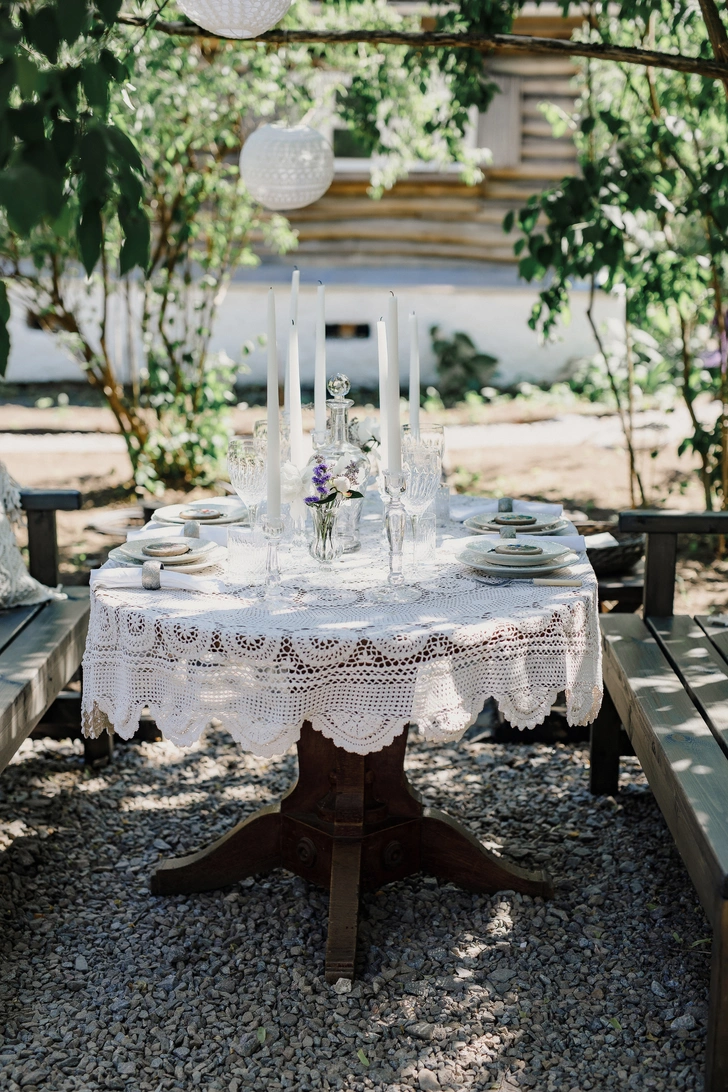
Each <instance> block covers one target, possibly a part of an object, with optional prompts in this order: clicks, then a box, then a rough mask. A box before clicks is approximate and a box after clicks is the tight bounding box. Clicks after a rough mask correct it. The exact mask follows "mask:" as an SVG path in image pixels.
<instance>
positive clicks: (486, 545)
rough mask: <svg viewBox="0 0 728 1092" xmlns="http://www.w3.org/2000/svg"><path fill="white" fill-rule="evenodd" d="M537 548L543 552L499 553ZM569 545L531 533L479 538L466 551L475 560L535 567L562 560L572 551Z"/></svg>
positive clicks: (466, 547) (519, 567) (516, 567)
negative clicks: (531, 535) (514, 536)
mask: <svg viewBox="0 0 728 1092" xmlns="http://www.w3.org/2000/svg"><path fill="white" fill-rule="evenodd" d="M529 547H530V548H531V549H534V548H535V549H537V550H540V551H541V552H540V553H538V554H532V553H522V554H518V553H515V552H514V553H513V554H510V555H509V554H507V553H499V550H509V549H512V550H514V551H516V550H519V549H520V550H526V549H527V548H529ZM571 552H573V551H571V550H570V549H569V547H568V546H562V545H560V544H559V543H558V542H550V541H548V540H545V539H542V538H541V539H539V538H531V537H530V536H529V535H520V536H519V537H518V538H497V539H488V540H487V541H482V540H479V541H477V542H469V543H468V544H467V546H465V547H464V553H467V554H468V555H470V556H472V557H473V558H474V559H475V560H477V561H481V562H484V563H486V564H488V565H507V566H508V567H509V568H514V569H522V568H524V566H525V567H526V568H533V567H534V566H538V567H539V568H541V567H542V566H544V565H551V564H552V563H553V562H555V561H559V560H562V559H563V557H564V555H565V554H567V553H571Z"/></svg>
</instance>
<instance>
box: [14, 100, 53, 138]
mask: <svg viewBox="0 0 728 1092" xmlns="http://www.w3.org/2000/svg"><path fill="white" fill-rule="evenodd" d="M7 119H8V124H9V125H10V128H11V129H12V131H13V132H14V133H15V135H16V137H18V139H19V140H25V141H29V142H33V141H41V140H43V138H44V136H45V129H44V126H43V109H42V107H41V106H39V105H38V104H37V103H30V102H24V103H23V105H22V106H21V107H20V108H19V109H18V110H8V113H7Z"/></svg>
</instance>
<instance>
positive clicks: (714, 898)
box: [600, 614, 728, 923]
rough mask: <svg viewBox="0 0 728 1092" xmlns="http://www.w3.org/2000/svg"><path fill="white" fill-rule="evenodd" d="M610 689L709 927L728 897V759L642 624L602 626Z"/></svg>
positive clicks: (620, 620)
mask: <svg viewBox="0 0 728 1092" xmlns="http://www.w3.org/2000/svg"><path fill="white" fill-rule="evenodd" d="M600 622H601V626H602V634H603V642H602V645H603V652H604V682H605V685H606V687H607V689H608V690H609V693H610V695H611V697H612V700H613V701H614V704H615V706H616V709H617V712H618V713H619V716H620V718H621V720H622V723H623V724H624V726H625V728H626V729H627V732H628V734H629V737H630V739H631V741H632V744H633V746H634V749H635V753H636V755H637V757H638V758H639V760H640V762H641V764H642V768H643V769H644V772H645V774H646V776H647V779H648V781H649V783H650V787H651V788H652V791H653V793H654V794H655V798H656V800H657V802H658V804H659V806H660V809H661V811H662V814H663V816H664V817H665V821H666V823H667V825H668V827H669V828H670V832H671V833H672V836H673V838H674V840H675V844H676V846H677V848H678V850H679V852H680V856H681V857H682V859H683V861H684V863H685V867H686V868H687V870H688V872H689V873H690V878H691V879H692V881H693V884H694V885H695V889H696V891H697V893H698V896H699V898H700V901H701V902H702V904H703V907H704V908H705V911H706V913H707V915H708V917H709V918H710V920H711V922H713V923H715V922H716V920H717V919H718V918H719V916H720V913H721V900H723V899H724V898H725V897H726V895H727V894H728V828H727V827H726V823H725V800H726V794H727V793H728V759H726V756H725V754H724V753H723V751H722V749H721V747H720V745H719V744H718V743H717V741H716V739H715V737H714V736H713V733H712V732H711V730H710V728H709V727H708V725H707V724H706V722H705V721H704V720H703V718H702V716H701V715H700V713H699V712H698V711H697V709H696V708H695V706H694V705H693V703H692V702H691V700H690V698H689V696H688V694H687V693H686V692H685V690H684V688H683V685H682V683H681V682H680V680H679V678H678V677H677V675H676V674H675V671H674V670H673V668H672V667H671V665H670V664H669V663H668V661H667V659H666V658H665V655H664V653H663V652H662V650H661V649H660V648H659V646H658V644H657V641H656V639H655V637H653V635H652V634H651V633H650V631H649V630H648V629H647V627H646V626H645V624H644V622H643V621H642V620H641V619H640V618H637V617H636V616H635V615H632V614H621V615H616V616H612V615H604V616H603V617H602V618H601V619H600Z"/></svg>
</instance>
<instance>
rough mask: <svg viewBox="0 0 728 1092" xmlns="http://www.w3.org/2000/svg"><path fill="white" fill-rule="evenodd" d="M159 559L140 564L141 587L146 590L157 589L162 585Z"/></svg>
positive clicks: (161, 566) (161, 567)
mask: <svg viewBox="0 0 728 1092" xmlns="http://www.w3.org/2000/svg"><path fill="white" fill-rule="evenodd" d="M163 568H164V566H163V565H162V562H161V561H145V562H143V564H142V587H143V588H146V590H147V591H158V590H159V588H161V587H162V569H163Z"/></svg>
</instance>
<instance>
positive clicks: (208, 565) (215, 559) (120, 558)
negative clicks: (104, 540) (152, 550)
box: [109, 543, 227, 573]
mask: <svg viewBox="0 0 728 1092" xmlns="http://www.w3.org/2000/svg"><path fill="white" fill-rule="evenodd" d="M213 545H214V543H213ZM109 557H110V558H111V560H112V561H116V562H117V563H118V564H121V565H125V566H126V567H127V568H130V569H139V568H141V566H142V565H143V564H144V561H152V560H157V561H161V562H162V564H163V565H164V564H165V560H164V559H163V558H161V557H160V558H151V557H145V558H144V561H134V560H132V558H130V557H128V556H127V555H126V554H125V553H123V552H122V550H121V547H120V546H117V547H116V548H115V549H113V550H110V551H109ZM226 557H227V549H226V547H225V546H215V549H214V552H213V551H210V553H208V554H207V556H206V557H205V559H204V560H203V561H193V562H190V563H189V564H187V565H170V566H169V568H170V570H172V569H174V571H175V572H176V573H204V572H207V570H208V569H213V568H214V567H215V566H216V565H224V564H225V559H226Z"/></svg>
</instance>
